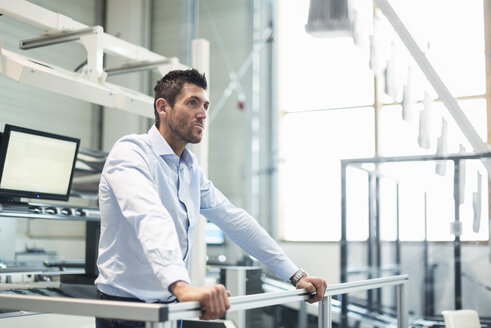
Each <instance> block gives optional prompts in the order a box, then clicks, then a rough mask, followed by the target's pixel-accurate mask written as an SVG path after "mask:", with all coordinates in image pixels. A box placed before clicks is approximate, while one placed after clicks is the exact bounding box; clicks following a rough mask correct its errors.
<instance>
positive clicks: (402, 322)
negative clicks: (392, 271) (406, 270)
mask: <svg viewBox="0 0 491 328" xmlns="http://www.w3.org/2000/svg"><path fill="white" fill-rule="evenodd" d="M408 320H409V318H408V309H407V300H406V284H400V285H397V328H407V327H408V324H409V321H408Z"/></svg>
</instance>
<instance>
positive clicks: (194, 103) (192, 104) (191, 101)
mask: <svg viewBox="0 0 491 328" xmlns="http://www.w3.org/2000/svg"><path fill="white" fill-rule="evenodd" d="M188 104H189V105H191V106H194V105H196V101H195V100H190V101H189V102H188Z"/></svg>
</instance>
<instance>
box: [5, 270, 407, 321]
mask: <svg viewBox="0 0 491 328" xmlns="http://www.w3.org/2000/svg"><path fill="white" fill-rule="evenodd" d="M408 279H409V277H408V276H407V275H399V276H390V277H384V278H376V279H369V280H362V281H354V282H347V283H340V284H334V285H329V286H328V287H327V290H326V293H325V295H324V298H323V299H322V301H321V302H320V303H319V307H318V316H319V323H318V327H319V328H331V325H332V316H331V298H332V296H333V295H340V294H346V293H352V292H359V291H364V290H369V289H375V288H381V287H386V286H397V327H398V328H402V327H404V328H407V327H408V309H407V305H406V304H407V303H406V288H405V285H406V283H407V282H408ZM308 298H309V296H308V294H307V293H306V291H305V290H304V289H298V290H292V291H286V292H277V293H264V294H255V295H247V296H235V297H231V298H230V305H231V307H230V309H229V311H228V312H232V311H240V310H250V309H255V308H261V307H266V306H272V305H278V304H283V303H289V302H294V301H302V300H307V299H308ZM0 309H4V310H23V311H34V312H48V313H58V314H69V315H79V316H91V317H100V318H113V319H121V320H132V321H144V322H146V327H147V328H157V327H161V328H174V327H176V320H181V319H189V318H196V317H199V316H200V315H201V311H202V308H201V305H200V304H199V303H198V302H184V303H175V304H147V303H133V302H119V301H106V300H92V299H73V298H63V297H47V296H26V295H12V294H0ZM239 328H242V327H239Z"/></svg>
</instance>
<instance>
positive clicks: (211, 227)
mask: <svg viewBox="0 0 491 328" xmlns="http://www.w3.org/2000/svg"><path fill="white" fill-rule="evenodd" d="M205 242H206V244H207V245H222V244H223V243H224V242H225V235H224V234H223V231H222V230H220V228H219V227H217V226H216V225H215V224H213V223H211V222H206V226H205Z"/></svg>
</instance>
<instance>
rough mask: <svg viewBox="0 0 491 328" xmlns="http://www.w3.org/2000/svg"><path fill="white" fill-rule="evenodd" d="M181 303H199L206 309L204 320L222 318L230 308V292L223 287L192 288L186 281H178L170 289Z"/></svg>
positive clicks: (202, 316)
mask: <svg viewBox="0 0 491 328" xmlns="http://www.w3.org/2000/svg"><path fill="white" fill-rule="evenodd" d="M169 289H170V291H171V292H172V293H173V294H174V295H175V296H176V297H177V299H178V300H179V302H188V301H198V302H199V303H200V304H201V305H202V306H203V307H204V309H205V311H204V312H203V314H202V315H201V317H199V318H200V319H202V320H212V319H217V318H221V317H223V316H224V315H225V312H227V310H228V309H229V308H230V302H229V301H228V298H229V296H230V292H229V291H228V290H226V289H225V286H223V285H213V286H204V287H192V286H190V285H189V284H187V283H186V282H184V281H177V282H175V283H173V284H172V285H171V286H170V287H169Z"/></svg>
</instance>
